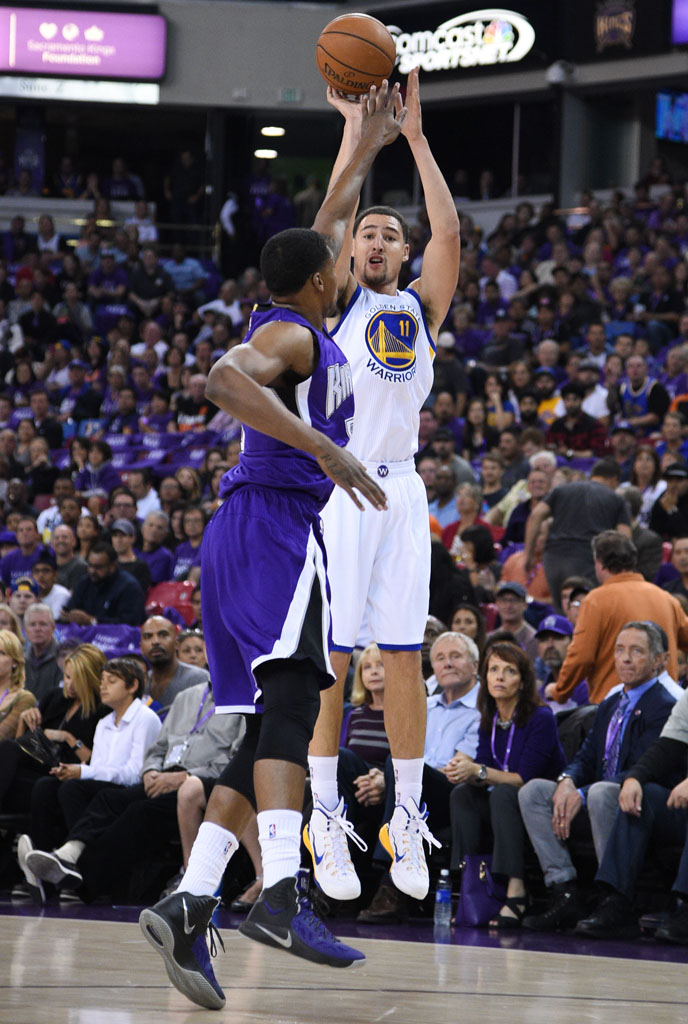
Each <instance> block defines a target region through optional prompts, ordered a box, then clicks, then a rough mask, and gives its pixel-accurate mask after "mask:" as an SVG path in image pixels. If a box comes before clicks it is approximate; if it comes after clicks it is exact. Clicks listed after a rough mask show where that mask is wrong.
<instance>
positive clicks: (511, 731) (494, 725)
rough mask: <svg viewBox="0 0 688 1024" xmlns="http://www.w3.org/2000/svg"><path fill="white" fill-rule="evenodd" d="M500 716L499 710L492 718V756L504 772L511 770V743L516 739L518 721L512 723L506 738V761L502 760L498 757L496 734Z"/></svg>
mask: <svg viewBox="0 0 688 1024" xmlns="http://www.w3.org/2000/svg"><path fill="white" fill-rule="evenodd" d="M498 718H499V714H498V712H496V711H495V716H494V718H493V719H492V737H491V739H490V749H491V750H492V756H493V758H494V760H495V764H498V765H499V767H500V768H501V770H502V771H503V772H508V771H509V754H510V753H511V744H512V743H513V741H514V730H515V729H516V723H515V722H512V723H511V728H510V729H509V735H508V736H507V740H506V754H505V755H504V761H503V762H502V761H500V760H499V758H498V757H497V751H496V750H495V735H496V732H497V719H498Z"/></svg>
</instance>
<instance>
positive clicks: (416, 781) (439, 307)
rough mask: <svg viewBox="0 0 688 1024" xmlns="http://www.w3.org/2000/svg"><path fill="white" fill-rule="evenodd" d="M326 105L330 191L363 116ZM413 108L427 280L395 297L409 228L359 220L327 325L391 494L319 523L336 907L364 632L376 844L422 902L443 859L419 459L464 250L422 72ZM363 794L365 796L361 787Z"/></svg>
mask: <svg viewBox="0 0 688 1024" xmlns="http://www.w3.org/2000/svg"><path fill="white" fill-rule="evenodd" d="M328 100H329V102H330V103H331V104H332V106H334V107H336V108H337V110H339V111H340V113H341V114H342V115H343V117H344V132H343V137H342V143H341V147H340V151H339V154H338V156H337V159H336V161H335V165H334V167H333V170H332V175H331V179H330V181H331V182H336V181H337V178H338V175H339V174H340V172H341V169H342V168H343V167H344V166H345V165H346V163H347V161H348V160H349V158H350V156H351V153H352V152H353V151H354V147H355V146H356V144H357V142H358V138H359V134H360V129H361V112H362V108H361V105H360V103H357V102H354V101H351V100H348V99H347V98H346V97H344V96H342V95H340V94H338V93H335V92H333V91H332V89H329V90H328ZM406 107H407V110H408V113H407V116H406V119H405V121H404V123H403V125H402V129H401V132H402V135H404V136H405V138H406V141H407V142H408V144H409V147H410V149H411V152H412V154H413V157H414V160H415V163H416V167H417V168H418V172H419V175H420V180H421V183H422V186H423V191H424V193H425V204H426V208H427V213H428V219H429V221H430V228H431V231H432V237H431V239H430V241H429V242H428V245H427V247H426V249H425V252H424V255H423V264H422V270H421V274H420V277H419V278H418V279H417V280H416V281H413V282H412V284H411V285H410V286H409V287H408V288H407V289H406V290H404V291H399V290H398V288H397V285H398V280H399V274H400V271H401V268H402V265H403V263H405V262H406V260H408V256H409V247H408V227H407V225H406V223H405V222H404V220H403V218H402V217H401V215H400V214H399V213H397V211H396V210H394V209H392V208H390V207H386V206H376V207H372V208H371V209H368V210H364V211H363V212H362V213H359V214H358V216H357V217H356V219H355V221H353V218H352V221H353V225H352V228H351V234H350V235H349V237H348V239H347V241H345V243H344V245H343V247H342V250H341V254H340V257H339V259H338V261H337V278H338V286H339V291H338V300H337V309H338V313H337V317H336V318H334V319H333V320H331V321H328V326H329V327H330V330H331V332H332V335H333V337H336V340H337V344H338V345H339V346H340V348H341V349H342V351H343V352H344V353H345V354H346V357H347V359H348V360H349V363H350V365H351V370H352V373H353V380H354V391H355V393H356V422H355V429H354V432H353V436H352V439H351V442H350V445H349V451H351V452H352V453H354V454H355V455H356V457H357V458H358V459H360V460H361V462H363V464H364V465H365V466H366V468H367V470H368V472H369V473H370V474H371V476H374V477H376V478H377V479H378V481H379V482H380V484H381V486H382V487H383V489H384V490H385V493H386V495H387V510H386V511H385V512H384V513H382V514H381V515H379V516H370V515H361V514H360V512H359V510H358V509H356V508H355V507H354V506H352V505H351V503H350V502H349V505H350V506H351V507H350V508H347V507H346V501H345V500H344V501H343V500H341V496H340V494H339V493H338V492H337V490H336V489H335V492H334V493H333V495H332V497H331V498H330V500H329V502H328V504H327V505H326V507H325V509H324V510H323V516H322V518H323V532H324V537H325V547H326V550H327V558H328V575H329V578H330V583H331V587H332V604H331V607H332V630H333V647H332V651H331V654H330V658H331V662H332V666H333V668H334V670H335V671H336V673H337V683H336V685H335V686H333V687H331V688H330V689H329V690H327V691H326V692H323V695H322V702H321V708H320V715H319V718H318V721H317V724H316V728H315V732H314V736H313V740H312V742H311V747H310V753H309V758H308V761H309V767H310V774H311V784H312V789H313V800H314V804H313V813H312V816H311V820H310V822H309V824H308V825H307V826H306V828H305V829H304V841H305V843H306V846H307V847H308V849H309V851H310V852H311V855H312V858H313V865H314V874H315V878H316V881H317V882H318V885H319V886H320V887H321V888H322V889H323V891H324V892H325V893H326V894H327V895H328V896H331V897H333V898H335V899H355V898H356V897H357V896H358V895H359V894H360V891H361V890H360V882H359V880H358V878H357V876H356V873H355V871H354V868H353V864H352V862H351V857H350V854H349V848H348V844H347V836H348V835H352V834H353V829H352V826H351V824H350V823H349V822H348V821H347V820H346V817H345V807H344V801H343V799H340V798H339V794H338V787H337V751H338V744H339V735H340V729H341V721H342V706H343V689H344V680H345V677H346V673H347V670H348V667H349V662H350V660H351V653H352V651H353V648H354V645H355V643H356V640H357V638H358V635H359V631H360V629H361V625H362V623H363V622H364V621H365V622H366V623H367V626H368V628H369V631H370V638H371V639H373V640H375V641H376V642H377V645H378V647H379V648H380V651H381V652H382V659H383V663H384V667H385V728H386V731H387V736H388V739H389V743H390V747H391V753H392V759H393V764H394V773H395V779H396V786H395V789H396V793H395V797H396V807H395V810H394V815H393V817H392V820H391V822H389V823H388V824H385V825H384V826H383V828H382V830H381V832H380V839H381V842H382V844H383V846H384V847H385V849H386V850H387V852H388V853H389V854H390V856H391V857H392V867H391V877H392V881H393V882H394V884H395V885H396V886H397V888H399V889H400V890H401V891H402V892H405V893H407V894H408V895H409V896H412V897H414V898H416V899H422V898H423V897H424V896H425V895H426V893H427V891H428V885H429V881H428V869H427V864H426V860H425V851H424V848H423V841H426V842H427V843H428V844H429V845H432V844H434V845H436V846H439V843H437V841H436V840H435V839H434V837H433V836H432V835H431V833H430V831H429V829H428V827H427V824H426V817H427V812H426V810H425V808H424V807H423V806H422V803H421V789H422V773H423V753H424V745H425V718H426V694H425V687H424V684H423V677H422V674H421V657H420V648H421V644H422V640H423V633H424V630H425V622H426V619H427V613H428V597H429V581H430V530H429V519H428V507H427V499H426V496H425V488H424V486H423V482H422V480H421V479H420V477H419V476H418V474H417V473H416V472H415V464H414V461H413V456H414V454H415V452H416V451H417V448H418V425H419V413H420V409H421V407H422V405H423V403H424V401H425V399H426V398H427V396H428V394H429V392H430V390H431V387H432V382H433V369H432V363H433V358H434V353H435V342H436V340H437V335H438V333H439V329H440V326H441V324H442V322H443V320H444V318H445V317H446V315H447V311H448V309H449V305H450V303H451V299H452V296H453V295H454V292H455V289H456V285H457V281H458V276H459V262H460V245H461V242H460V229H459V218H458V215H457V212H456V207H455V205H454V201H453V199H452V196H451V192H450V191H449V188H448V187H447V184H446V182H445V180H444V178H443V176H442V173H441V171H440V169H439V167H438V166H437V163H436V161H435V159H434V157H433V155H432V152H431V151H430V146H429V145H428V141H427V139H426V138H425V136H424V134H423V127H422V119H421V106H420V94H419V87H418V71H417V70H415V71H412V72H411V74H410V75H409V77H408V86H407V95H406ZM352 254H353V274H352V273H351V272H350V266H351V255H352ZM358 784H359V787H360V792H361V794H362V795H363V794H364V792H365V786H366V779H365V777H364V778H363V779H361V780H358ZM355 840H356V841H358V842H359V844H360V843H361V840H360V839H358V837H355Z"/></svg>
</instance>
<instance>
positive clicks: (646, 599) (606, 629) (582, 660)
mask: <svg viewBox="0 0 688 1024" xmlns="http://www.w3.org/2000/svg"><path fill="white" fill-rule="evenodd" d="M592 550H593V558H594V562H595V573H596V575H597V579H598V580H599V582H600V584H601V586H599V587H597V588H596V589H595V590H593V591H591V592H590V593H589V594H588V596H587V597H586V598H585V601H584V602H583V603H582V605H581V607H580V612H579V615H578V621H577V623H576V630H575V632H574V634H573V640H572V641H571V644H570V645H569V649H568V651H567V652H566V657H565V659H564V664H563V665H562V666H561V671H560V672H559V678H558V679H557V681H556V683H552V684H550V686H548V687H547V690H546V696H547V697H550V698H553V699H554V700H556V701H558V702H559V703H560V704H563V703H564V701H566V700H567V699H568V697H569V695H570V694H571V692H572V691H573V689H574V687H575V686H576V685H577V684H578V683H580V682H581V681H582V680H583V679H586V678H587V680H588V689H589V693H590V698H589V699H590V703H591V704H599V703H600V702H601V701H602V700H604V698H605V696H606V695H607V693H608V692H609V690H611V688H612V687H613V686H615V685H616V683H617V678H616V675H615V672H614V642H615V640H616V637H617V635H618V633H619V630H620V629H621V627H622V626H623V625H624V623H626V622H630V621H632V620H638V619H640V620H648V621H650V622H654V623H656V624H657V625H658V626H661V627H662V629H663V630H664V632H665V633H666V635H667V637H668V640H669V663H668V665H667V669H668V672H669V675H670V676H671V677H672V678H673V679H675V678H676V672H677V662H676V652H677V649H678V648H679V647H680V648H682V649H684V650H685V649H688V616H686V614H685V613H684V611H683V609H682V608H681V606H680V604H679V603H678V601H677V600H676V598H674V597H672V596H671V594H667V592H666V591H664V590H661V589H660V588H659V587H656V586H655V585H654V583H647V582H646V581H645V580H644V579H643V577H642V576H641V574H640V573H639V572H636V571H635V568H636V559H637V551H636V548H635V545H634V544H633V542H632V541H631V540H629V538H628V537H626V536H624V535H623V534H620V533H619V532H618V531H616V530H605V531H604V533H600V534H598V535H597V536H596V537H595V538H594V539H593V542H592Z"/></svg>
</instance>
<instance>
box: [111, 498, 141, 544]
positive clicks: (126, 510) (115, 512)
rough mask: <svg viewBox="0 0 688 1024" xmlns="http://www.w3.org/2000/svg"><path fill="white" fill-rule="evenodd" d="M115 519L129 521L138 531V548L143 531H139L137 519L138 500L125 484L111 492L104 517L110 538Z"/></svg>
mask: <svg viewBox="0 0 688 1024" xmlns="http://www.w3.org/2000/svg"><path fill="white" fill-rule="evenodd" d="M115 519H128V520H129V522H130V523H131V524H132V526H133V527H134V529H135V530H136V546H137V547H138V546H139V545H140V544H141V531H140V529H139V521H138V519H137V518H136V498H135V497H134V494H133V492H132V491H131V490H130V489H129V488H128V487H125V486H124V484H120V486H119V487H115V488H113V490H112V491H110V499H109V501H108V508H107V511H106V512H105V514H104V516H103V526H104V527H105V529H106V531H107V535H108V536H109V531H110V530H111V529H112V524H113V523H114V521H115Z"/></svg>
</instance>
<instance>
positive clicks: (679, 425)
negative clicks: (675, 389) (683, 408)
mask: <svg viewBox="0 0 688 1024" xmlns="http://www.w3.org/2000/svg"><path fill="white" fill-rule="evenodd" d="M683 429H684V421H683V416H682V415H681V414H680V413H679V412H668V413H667V414H666V416H665V417H664V420H663V421H662V430H661V434H662V440H661V441H658V443H657V444H656V445H655V451H656V452H657V454H658V455H659V457H660V459H662V458H663V457H664V456H665V455H674V456H675V461H676V462H681V461H682V462H686V461H688V438H684V436H683Z"/></svg>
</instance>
